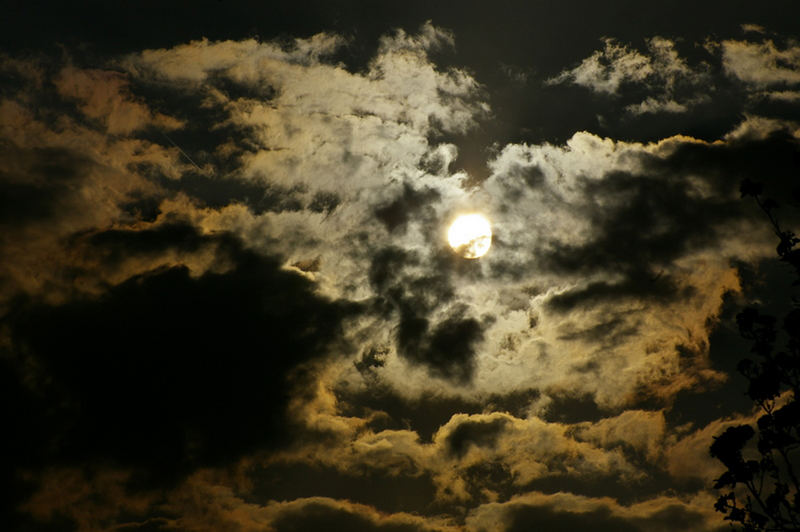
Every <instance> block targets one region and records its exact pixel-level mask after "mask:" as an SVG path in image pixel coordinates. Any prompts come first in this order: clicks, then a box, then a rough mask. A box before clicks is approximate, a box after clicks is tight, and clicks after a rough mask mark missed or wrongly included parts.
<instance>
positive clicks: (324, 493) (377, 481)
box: [247, 464, 436, 513]
mask: <svg viewBox="0 0 800 532" xmlns="http://www.w3.org/2000/svg"><path fill="white" fill-rule="evenodd" d="M250 478H251V480H252V483H253V489H252V490H251V491H250V493H249V494H248V495H247V497H248V500H251V501H252V502H256V503H263V502H264V501H269V500H275V501H282V500H293V499H299V498H303V497H331V498H336V499H347V500H352V501H359V502H361V503H363V504H369V505H370V506H373V507H375V508H376V509H378V510H380V511H383V512H389V513H393V512H416V513H420V512H425V513H427V511H428V509H429V507H430V506H432V505H433V503H434V499H435V491H436V489H435V486H434V485H433V482H432V481H431V479H430V477H429V476H428V475H420V476H406V475H388V474H385V473H383V472H381V471H365V470H354V471H347V472H342V471H339V470H337V469H334V468H331V467H323V466H313V465H308V464H286V465H283V464H274V465H269V466H266V467H263V468H261V467H257V468H254V469H253V470H252V471H251V472H250Z"/></svg>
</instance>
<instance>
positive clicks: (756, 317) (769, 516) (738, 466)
mask: <svg viewBox="0 0 800 532" xmlns="http://www.w3.org/2000/svg"><path fill="white" fill-rule="evenodd" d="M740 192H741V194H742V197H743V198H744V197H748V196H749V197H752V198H753V199H754V200H755V202H756V203H757V205H758V206H759V208H760V209H761V210H762V211H764V213H766V215H767V217H768V219H769V222H770V224H771V225H772V229H773V232H774V233H775V235H776V236H777V237H778V240H779V243H778V246H777V248H776V251H777V254H778V256H779V258H780V260H781V261H784V262H786V263H788V264H789V265H791V266H792V267H793V268H794V269H795V273H796V279H795V281H794V282H793V285H798V284H800V250H798V249H796V248H797V244H798V243H800V239H799V238H797V236H796V235H795V234H794V233H793V232H792V231H788V230H785V229H783V228H782V227H781V226H780V224H779V223H778V219H777V216H776V215H775V209H776V208H777V207H778V203H777V202H776V201H775V200H773V199H771V198H764V197H763V196H762V194H763V187H762V185H761V184H760V183H757V182H755V181H751V180H747V179H746V180H744V181H743V182H742V183H741V187H740ZM792 306H793V308H792V310H791V311H789V313H788V314H787V315H786V316H784V318H783V320H782V323H781V326H782V327H781V328H782V330H783V332H784V333H785V338H786V340H785V346H783V348H780V347H779V346H777V345H776V344H777V342H778V337H779V336H778V332H779V331H778V329H777V323H778V320H777V318H776V317H774V316H770V315H766V314H762V313H761V312H759V311H758V309H755V308H746V309H744V310H743V311H742V312H741V313H739V314H738V315H737V316H736V322H737V325H738V327H739V332H740V334H741V335H742V337H743V338H745V339H747V340H750V341H751V342H752V348H751V352H752V353H753V354H754V355H755V356H754V357H753V358H745V359H743V360H742V361H741V362H739V364H738V366H737V369H738V371H739V372H740V373H741V374H742V375H744V377H745V378H746V379H747V380H748V386H747V391H746V394H747V396H748V397H749V398H750V399H752V400H753V402H754V404H755V405H756V406H757V407H758V409H759V411H760V413H761V415H760V416H759V418H758V420H757V422H756V428H753V427H752V426H750V425H746V424H744V425H738V426H734V427H730V428H728V429H727V430H725V432H723V433H722V434H721V435H720V436H717V437H715V438H714V443H713V444H712V445H711V448H710V452H711V456H713V457H715V458H717V459H718V460H719V461H721V462H722V464H723V465H724V466H725V467H726V471H725V472H724V473H723V474H722V475H721V476H720V477H719V478H717V479H716V480H715V483H714V488H715V489H717V490H721V491H722V494H721V495H720V496H719V498H718V499H717V501H716V504H715V505H714V507H715V509H716V510H717V511H719V512H721V513H723V514H724V515H725V520H727V521H730V522H731V523H732V524H735V525H738V526H740V527H741V528H742V529H743V530H745V531H746V532H762V531H770V532H772V531H792V530H793V531H798V530H800V481H799V480H798V476H797V472H796V469H797V468H798V467H799V466H800V461H799V459H798V456H797V453H796V451H797V450H798V449H800V403H798V400H797V397H798V389H800V305H798V302H797V301H793V302H792Z"/></svg>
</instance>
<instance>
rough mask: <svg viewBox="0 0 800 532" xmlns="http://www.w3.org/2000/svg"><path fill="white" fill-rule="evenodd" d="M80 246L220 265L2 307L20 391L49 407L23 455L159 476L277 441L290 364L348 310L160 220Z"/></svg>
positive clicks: (317, 348)
mask: <svg viewBox="0 0 800 532" xmlns="http://www.w3.org/2000/svg"><path fill="white" fill-rule="evenodd" d="M89 246H90V247H91V248H94V249H97V250H98V252H99V253H100V254H101V255H103V256H105V259H104V260H105V261H112V262H117V261H118V260H120V259H119V255H120V254H121V253H123V252H124V253H125V254H126V255H127V256H136V255H139V254H159V253H165V252H167V251H169V250H170V249H176V248H178V249H183V250H185V251H194V250H195V249H197V248H206V249H207V250H208V252H210V253H212V254H213V255H215V259H216V260H217V261H219V262H220V263H223V264H224V265H225V267H224V269H223V271H221V272H219V271H214V270H215V268H210V270H209V271H206V272H204V273H202V274H201V275H199V276H197V277H193V276H191V275H190V272H189V270H188V268H187V267H186V266H183V265H176V266H171V267H164V268H160V269H156V270H153V271H150V272H145V273H142V274H139V275H134V276H132V277H130V278H128V279H125V280H124V281H123V282H121V283H119V284H117V285H115V286H111V287H109V288H108V290H107V292H106V293H105V294H103V295H102V296H99V297H89V298H87V297H81V298H78V299H75V300H73V301H70V302H67V303H64V304H60V305H46V304H45V305H43V304H40V303H35V302H30V303H27V304H24V303H23V304H22V305H17V306H16V308H13V309H12V311H11V312H10V313H9V314H8V315H7V316H6V324H7V327H8V330H9V331H10V335H11V341H12V342H13V343H14V345H17V346H21V348H22V349H23V350H24V352H25V353H26V358H28V359H29V360H30V363H31V364H34V365H35V366H36V367H37V368H39V369H38V371H37V372H36V373H35V374H34V375H32V376H31V378H32V379H33V381H34V383H35V384H34V386H35V392H34V391H32V392H31V393H35V394H36V395H39V394H41V395H42V396H43V397H47V400H48V402H51V403H52V404H54V405H59V406H58V407H54V408H55V410H54V411H50V412H47V413H45V412H42V414H41V415H42V418H41V419H40V422H41V426H42V427H47V429H46V430H47V431H46V432H44V433H43V434H38V435H31V436H30V441H29V442H28V445H29V448H30V449H29V453H31V454H30V456H31V457H33V456H35V455H36V454H38V453H41V454H42V456H41V458H40V459H44V460H47V461H55V462H62V461H65V462H66V463H76V462H77V463H80V462H81V461H83V460H87V459H89V460H97V459H109V460H112V461H113V462H115V463H119V464H121V465H123V466H131V467H137V468H139V471H140V472H141V473H142V474H143V475H144V476H145V479H144V480H146V481H147V482H164V481H167V482H171V481H173V479H174V478H175V477H180V476H181V475H183V474H185V473H186V472H187V471H192V470H193V469H195V468H197V467H199V466H204V465H211V464H219V463H222V462H223V461H226V460H235V459H237V458H238V457H240V456H242V455H243V454H245V453H248V452H251V451H253V450H255V449H257V448H262V447H265V446H266V447H269V446H273V445H276V444H278V443H286V442H287V436H288V435H287V433H286V425H287V423H288V420H287V419H286V418H285V409H286V407H287V401H288V396H289V395H290V393H291V390H292V384H290V382H289V377H290V376H291V374H292V371H293V370H294V369H296V368H298V367H299V366H300V365H301V364H303V363H306V362H309V361H312V360H314V359H318V358H321V357H324V356H326V355H328V354H329V353H330V346H331V345H332V343H334V342H335V341H336V339H337V337H338V336H339V335H340V334H341V327H342V321H343V319H345V318H346V316H347V315H348V314H350V313H352V312H353V311H354V310H356V309H355V307H353V306H352V305H346V304H342V303H337V302H332V301H327V300H325V299H324V298H320V297H319V296H316V295H315V294H314V293H313V287H312V286H311V283H310V282H309V281H307V280H306V279H304V278H302V277H301V276H299V275H296V274H293V273H290V272H286V271H284V270H282V269H281V267H280V263H279V262H278V261H276V260H275V259H273V258H269V257H265V256H263V255H261V254H255V253H253V252H250V251H246V250H244V249H242V247H241V245H240V244H239V242H238V241H237V240H236V239H235V238H233V237H230V236H226V235H221V234H218V235H214V236H202V235H199V234H197V233H196V231H195V230H194V229H193V228H190V227H186V226H183V227H181V226H162V227H158V228H154V229H152V230H143V231H107V232H104V233H98V234H96V235H93V236H92V238H91V239H90V242H89ZM41 330H47V331H48V334H47V335H40V334H39V333H38V331H41ZM22 346H24V347H22ZM301 380H302V379H301ZM51 383H52V384H51ZM50 431H53V432H50ZM54 439H57V440H59V441H61V444H60V446H59V448H58V449H50V448H49V445H50V443H49V442H51V441H53V440H54ZM31 465H35V464H31Z"/></svg>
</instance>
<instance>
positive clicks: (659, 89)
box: [547, 37, 707, 114]
mask: <svg viewBox="0 0 800 532" xmlns="http://www.w3.org/2000/svg"><path fill="white" fill-rule="evenodd" d="M647 48H648V53H646V54H643V53H641V52H639V51H637V50H635V49H632V48H630V47H629V46H627V45H625V44H620V43H618V42H617V41H615V40H614V39H608V38H607V39H605V40H604V48H603V50H598V51H596V52H594V53H593V54H592V55H590V56H589V57H587V58H586V59H584V60H583V61H582V62H581V63H580V65H578V66H577V67H575V68H573V69H571V70H564V71H563V72H561V73H560V74H558V75H557V76H555V77H553V78H551V79H549V80H547V83H548V84H550V85H555V84H560V83H573V84H575V85H580V86H583V87H586V88H588V89H591V90H593V91H595V92H599V93H604V94H610V95H615V94H618V93H619V91H620V89H622V88H623V87H625V86H626V85H642V86H645V87H647V88H648V89H649V90H651V91H652V92H654V93H656V96H648V97H647V98H646V99H645V100H643V101H642V102H639V103H636V104H630V105H628V106H627V107H626V110H627V111H628V112H630V113H633V114H645V113H658V112H669V113H682V112H685V111H687V110H688V108H689V107H691V106H693V105H695V104H697V103H700V102H702V101H705V100H706V98H707V96H705V95H704V94H702V92H701V91H700V90H699V86H698V85H699V83H700V82H701V81H703V80H704V79H705V73H704V69H703V68H696V69H693V68H691V67H689V65H688V64H687V62H686V60H685V59H683V58H682V57H681V56H680V55H679V54H678V51H677V50H676V49H675V43H674V42H673V41H671V40H669V39H665V38H663V37H652V38H651V39H649V40H648V41H647ZM680 87H690V88H692V91H691V92H692V94H691V96H689V97H686V96H681V97H680V101H679V99H678V96H677V95H676V90H677V89H678V88H680Z"/></svg>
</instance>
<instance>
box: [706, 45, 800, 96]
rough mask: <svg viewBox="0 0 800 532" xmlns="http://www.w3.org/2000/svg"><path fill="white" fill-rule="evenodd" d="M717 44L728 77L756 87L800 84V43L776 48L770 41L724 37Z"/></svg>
mask: <svg viewBox="0 0 800 532" xmlns="http://www.w3.org/2000/svg"><path fill="white" fill-rule="evenodd" d="M720 47H721V49H722V64H723V66H724V67H725V72H726V73H727V74H728V75H729V76H732V77H735V78H737V79H739V80H741V81H743V82H745V83H747V84H750V85H753V86H755V87H758V88H763V87H768V86H776V85H795V84H798V83H800V46H797V45H789V46H786V47H785V48H779V47H778V46H776V45H775V43H774V42H773V41H772V40H765V41H762V42H760V43H753V42H748V41H736V40H725V41H722V42H721V43H720Z"/></svg>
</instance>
